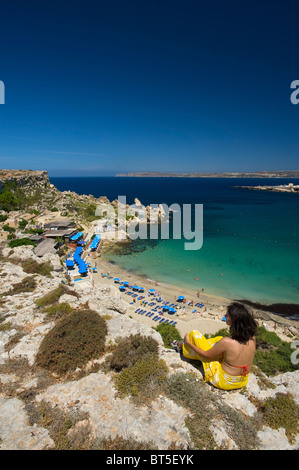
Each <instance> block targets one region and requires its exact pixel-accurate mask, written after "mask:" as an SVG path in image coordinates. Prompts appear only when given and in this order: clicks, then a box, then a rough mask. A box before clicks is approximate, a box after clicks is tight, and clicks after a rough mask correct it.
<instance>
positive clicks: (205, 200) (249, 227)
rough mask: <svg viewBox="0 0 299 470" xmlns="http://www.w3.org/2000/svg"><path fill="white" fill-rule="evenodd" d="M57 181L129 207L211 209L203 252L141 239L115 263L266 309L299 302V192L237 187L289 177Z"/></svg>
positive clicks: (206, 212) (64, 186)
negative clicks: (122, 198)
mask: <svg viewBox="0 0 299 470" xmlns="http://www.w3.org/2000/svg"><path fill="white" fill-rule="evenodd" d="M51 182H53V183H54V184H55V185H56V186H57V187H58V189H61V190H67V189H71V190H74V191H76V192H78V193H80V194H90V193H91V194H94V195H95V196H97V197H98V196H101V195H106V196H107V197H108V198H109V199H110V200H113V199H116V198H117V197H118V196H119V195H126V196H127V202H128V203H129V204H132V203H133V201H134V198H135V197H138V198H139V199H140V201H141V202H142V203H143V204H144V205H147V204H150V203H161V202H164V203H166V204H168V205H170V204H172V203H179V204H184V203H190V204H193V205H194V204H195V203H198V204H203V214H204V232H203V246H202V248H201V249H200V250H197V251H186V250H184V242H185V241H186V240H173V239H170V240H155V241H152V240H148V241H146V240H143V241H138V240H137V241H136V242H132V244H131V247H130V249H128V248H126V249H125V250H124V251H123V252H122V251H120V252H118V253H117V254H116V253H114V254H111V256H110V259H111V260H113V261H114V262H116V263H117V264H119V265H120V266H122V267H124V268H126V269H130V270H132V271H134V272H136V273H138V274H143V275H145V276H146V277H148V278H151V279H155V280H158V281H160V282H164V283H166V284H167V283H169V284H175V285H178V286H181V287H182V288H183V287H187V288H191V289H195V290H197V289H200V290H201V289H202V288H204V290H205V292H206V293H211V294H215V295H220V296H224V297H229V298H234V299H248V300H251V301H253V302H261V303H265V304H270V303H295V304H299V282H298V278H299V276H298V266H299V243H298V240H299V218H298V213H299V194H287V193H283V194H281V193H274V192H261V191H250V190H245V189H240V188H236V187H235V186H238V185H257V184H273V185H275V184H287V183H289V182H290V181H289V180H277V179H274V180H269V179H258V180H256V179H222V178H221V179H218V178H214V179H212V178H211V179H210V178H203V179H202V178H194V179H193V178H192V179H190V178H51ZM292 182H293V183H294V184H299V181H298V180H292ZM196 278H197V279H196Z"/></svg>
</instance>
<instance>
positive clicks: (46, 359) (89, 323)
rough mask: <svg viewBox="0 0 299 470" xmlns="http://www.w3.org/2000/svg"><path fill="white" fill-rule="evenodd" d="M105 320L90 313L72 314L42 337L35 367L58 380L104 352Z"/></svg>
mask: <svg viewBox="0 0 299 470" xmlns="http://www.w3.org/2000/svg"><path fill="white" fill-rule="evenodd" d="M106 333H107V326H106V322H105V320H104V319H103V318H102V317H101V316H100V315H98V314H97V313H96V312H93V311H91V310H78V311H72V312H71V313H69V314H68V315H66V316H64V317H63V318H61V319H60V320H58V321H57V323H56V324H55V326H54V327H53V328H52V329H51V330H50V331H49V333H48V334H47V335H46V336H45V337H44V339H43V341H42V343H41V345H40V348H39V351H38V353H37V356H36V364H37V365H38V366H40V367H43V368H45V369H47V370H48V371H50V372H52V373H55V374H57V375H59V376H61V375H65V374H67V373H69V372H73V371H75V370H76V369H77V368H82V367H84V366H85V365H86V364H87V363H88V362H89V361H90V360H92V359H95V358H98V357H99V356H101V354H103V352H104V344H105V338H106Z"/></svg>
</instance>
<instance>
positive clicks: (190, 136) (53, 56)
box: [0, 0, 299, 176]
mask: <svg viewBox="0 0 299 470" xmlns="http://www.w3.org/2000/svg"><path fill="white" fill-rule="evenodd" d="M0 22H1V26H0V80H2V81H3V82H4V84H5V104H4V105H0V162H1V163H0V167H1V168H8V169H18V168H24V169H34V170H38V169H46V170H48V172H49V175H50V176H59V175H61V176H68V175H69V176H101V175H114V174H116V173H117V172H128V171H175V172H186V171H204V172H207V171H258V170H293V169H299V164H298V163H299V158H298V153H299V104H298V105H294V104H292V103H291V101H290V96H291V93H292V90H291V89H290V85H291V82H292V81H293V80H296V79H299V34H298V30H299V2H298V0H271V1H269V0H268V1H265V0H259V1H255V0H252V1H250V2H249V1H247V2H246V1H240V0H237V1H231V0H204V1H202V0H181V1H178V0H105V1H103V0H94V1H91V0H85V1H84V2H82V1H80V2H77V1H69V0H63V1H62V0H60V1H57V0H52V1H48V0H43V1H38V0H35V1H33V0H27V1H24V0H22V1H18V0H10V1H7V2H1V6H0Z"/></svg>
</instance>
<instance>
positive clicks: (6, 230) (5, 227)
mask: <svg viewBox="0 0 299 470" xmlns="http://www.w3.org/2000/svg"><path fill="white" fill-rule="evenodd" d="M2 230H4V231H5V232H11V233H13V232H15V231H16V229H15V228H13V227H10V226H9V225H8V224H5V225H3V227H2Z"/></svg>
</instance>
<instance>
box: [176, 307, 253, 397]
mask: <svg viewBox="0 0 299 470" xmlns="http://www.w3.org/2000/svg"><path fill="white" fill-rule="evenodd" d="M225 317H226V324H227V325H228V326H229V327H230V333H231V336H228V337H222V336H217V337H216V338H211V339H206V338H205V337H204V336H203V334H201V333H200V332H199V331H197V330H193V331H191V332H190V333H189V334H188V333H187V334H186V335H185V337H184V341H173V342H172V346H173V347H174V349H176V350H177V351H180V350H182V353H183V356H185V357H187V358H189V359H195V360H196V359H197V360H200V361H202V364H203V368H204V375H205V381H206V382H209V383H211V384H212V385H214V386H215V387H217V388H220V389H222V390H234V389H237V388H242V387H245V386H246V385H247V382H248V377H249V372H250V368H251V365H252V362H253V358H254V355H255V349H256V343H255V334H256V330H257V324H256V322H255V320H254V318H253V317H252V315H251V314H250V313H249V312H248V310H247V309H246V308H245V307H244V306H243V305H241V304H239V303H236V302H235V303H232V304H231V305H229V306H228V307H227V313H226V316H225Z"/></svg>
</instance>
